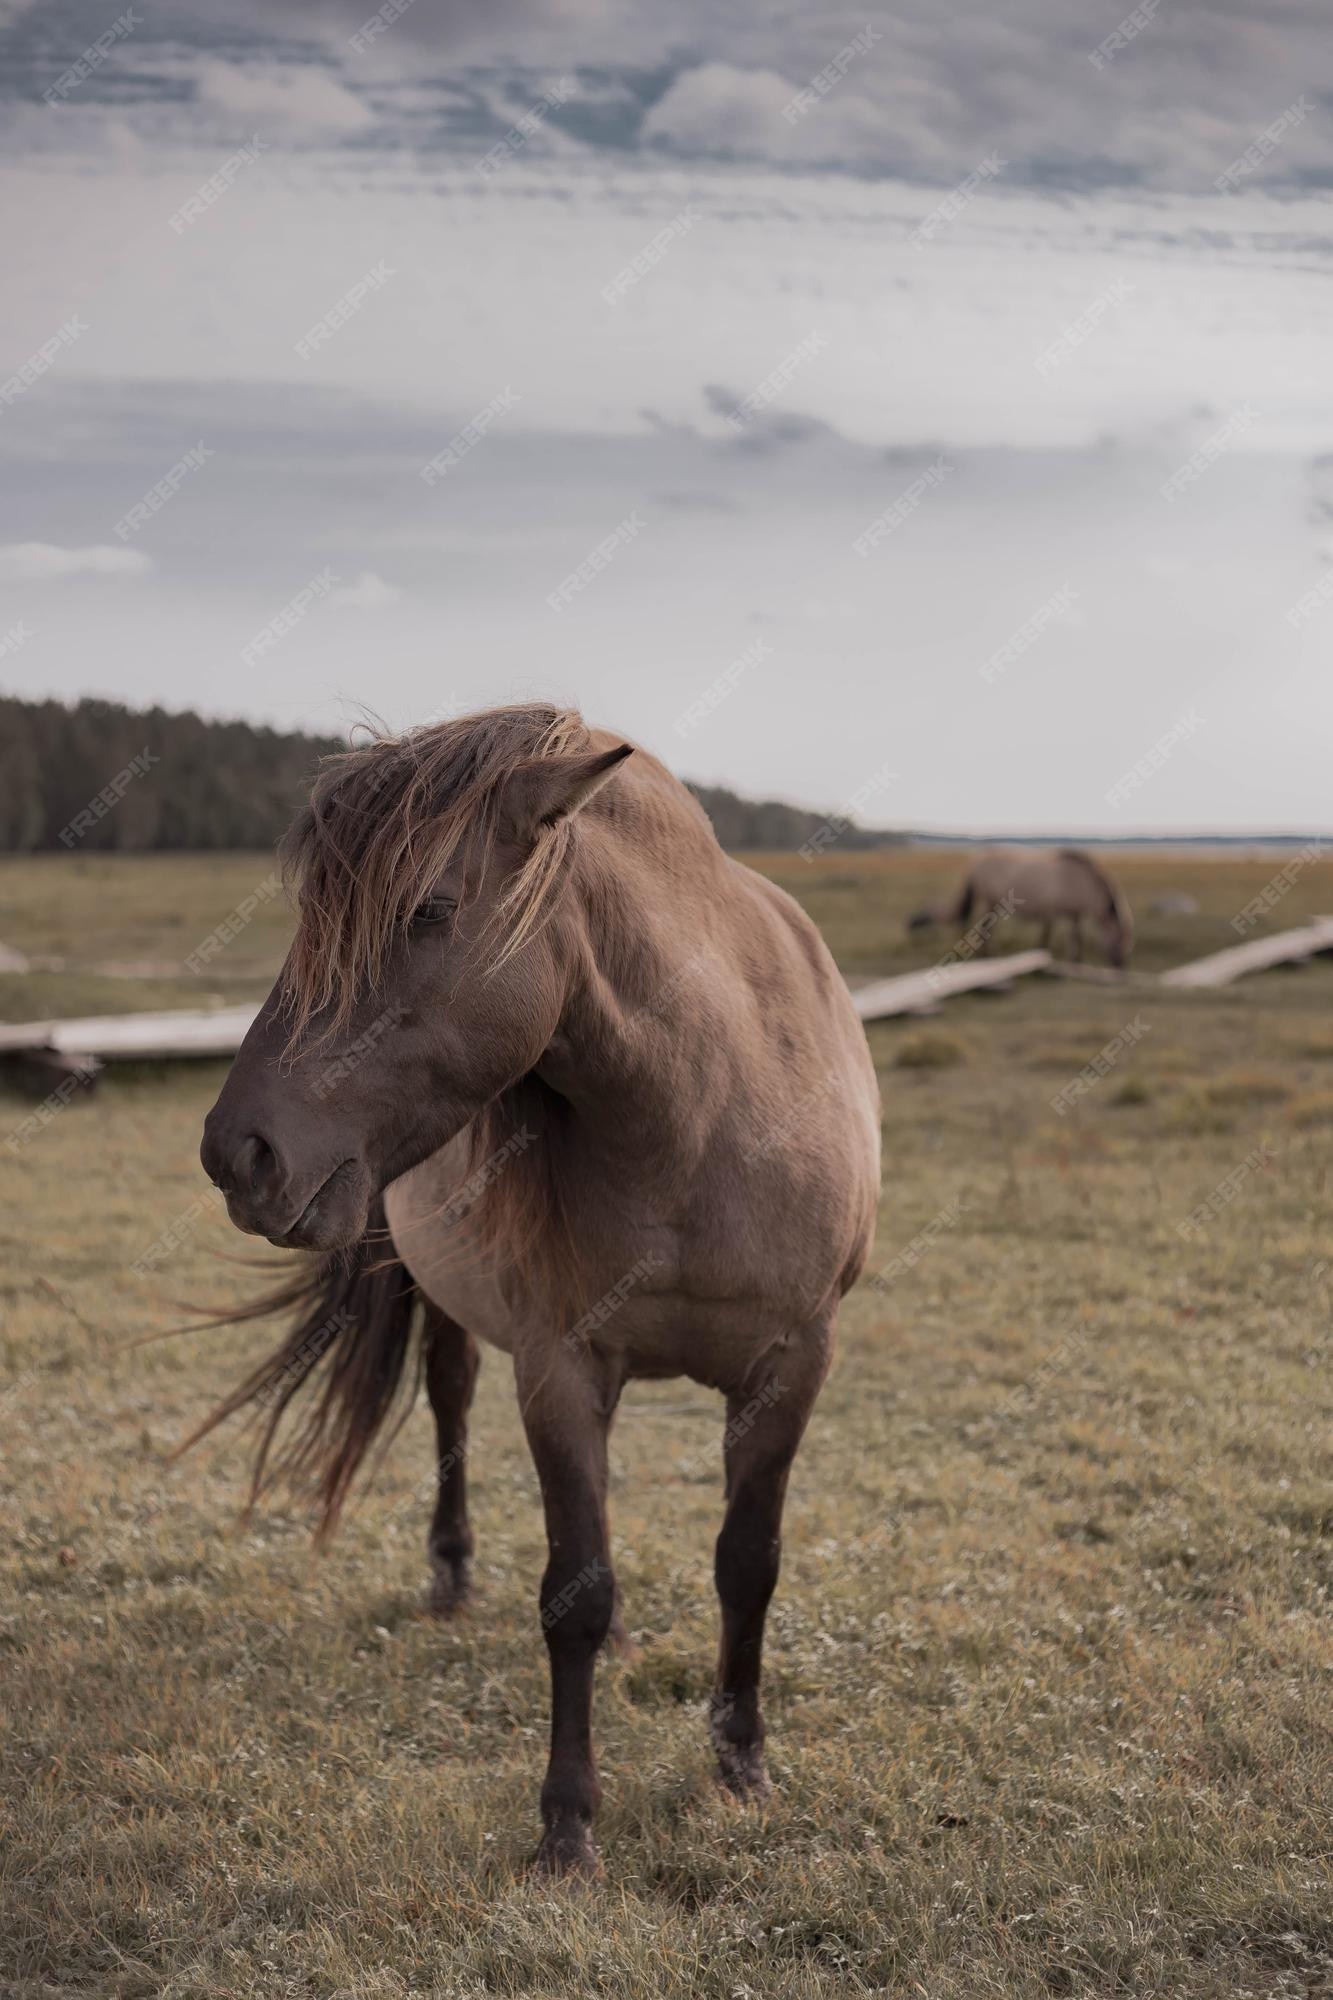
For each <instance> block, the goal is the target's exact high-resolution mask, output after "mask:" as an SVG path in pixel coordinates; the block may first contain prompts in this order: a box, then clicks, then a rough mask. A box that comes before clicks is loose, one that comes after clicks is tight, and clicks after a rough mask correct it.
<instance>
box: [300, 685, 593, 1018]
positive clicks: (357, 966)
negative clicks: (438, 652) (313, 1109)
mask: <svg viewBox="0 0 1333 2000" xmlns="http://www.w3.org/2000/svg"><path fill="white" fill-rule="evenodd" d="M590 741H591V738H590V735H589V732H588V729H587V726H586V724H585V723H584V721H583V719H582V717H581V716H579V715H578V714H576V713H575V711H574V710H572V709H561V708H553V707H550V706H548V705H547V704H545V703H539V702H532V703H522V704H518V705H516V706H513V707H508V708H490V709H484V710H482V711H481V713H479V714H477V715H465V716H457V717H454V718H451V719H450V720H449V721H446V722H436V723H430V724H427V725H426V726H425V727H423V728H420V729H413V730H409V731H408V732H407V733H406V734H405V735H403V736H385V737H381V738H378V739H377V740H375V741H372V742H371V743H369V744H367V745H365V746H364V747H362V748H359V749H355V750H348V751H344V752H342V753H341V754H339V755H336V756H332V757H326V758H325V759H324V761H323V763H322V764H321V766H320V770H319V775H318V777H317V778H316V780H315V783H314V787H313V789H312V792H311V796H310V803H309V804H308V805H307V806H306V808H305V810H304V811H303V812H302V813H301V814H300V816H299V817H298V818H297V820H296V822H295V824H294V825H293V826H292V828H291V830H290V831H289V832H288V834H287V836H286V838H285V840H284V841H283V843H282V849H281V858H282V867H283V873H284V877H285V879H286V881H287V883H288V886H289V888H290V889H291V890H292V891H293V892H294V895H295V900H296V904H297V911H298V918H297V928H296V936H295V938H294V940H293V943H292V948H291V952H290V954H289V956H288V959H287V964H286V966H285V968H284V971H283V975H282V997H283V1003H284V1007H285V1010H286V1015H287V1020H288V1024H289V1029H290V1041H289V1047H290V1048H295V1046H296V1044H297V1043H298V1042H299V1041H300V1040H301V1039H302V1038H303V1037H305V1036H306V1035H307V1034H308V1031H309V1030H310V1028H311V1026H312V1023H313V1022H314V1020H315V1017H316V1016H319V1017H320V1020H319V1028H318V1033H317V1036H316V1038H315V1039H316V1041H317V1042H319V1041H324V1040H326V1039H327V1038H328V1037H329V1036H331V1035H333V1034H336V1033H337V1031H338V1030H339V1029H340V1028H343V1027H345V1026H346V1025H347V1022H348V1020H349V1019H350V1017H351V1014H352V1011H353V1009H354V1007H355V1005H356V1003H357V1001H358V999H359V998H360V997H361V996H362V995H363V994H364V993H365V992H367V991H372V992H373V991H374V989H375V987H376V986H377V985H378V984H379V980H380V976H381V974H382V972H383V969H384V963H385V959H386V957H387V955H388V952H389V949H390V946H391V945H392V944H393V942H394V939H395V938H396V937H397V936H399V935H401V934H402V933H403V932H405V931H406V929H407V927H408V925H409V924H410V922H411V919H412V912H413V911H414V910H415V909H416V907H417V905H418V904H419V903H420V902H421V901H422V899H423V897H424V896H425V895H426V894H427V893H428V891H429V890H430V887H431V885H432V883H433V882H434V881H435V879H436V878H437V876H438V875H439V873H440V870H441V869H442V868H443V867H444V866H445V865H446V864H447V863H448V862H449V861H450V860H451V859H452V857H453V856H454V855H455V854H456V853H458V851H459V849H460V848H461V849H463V850H464V854H465V858H466V859H467V860H468V861H469V863H471V862H473V861H475V862H476V863H477V865H478V866H481V865H484V863H485V860H486V858H487V855H488V854H489V851H490V849H491V847H492V845H493V844H494V841H495V837H496V832H497V827H498V819H499V810H500V802H501V797H502V794H503V791H504V788H505V786H506V785H507V783H508V782H509V781H510V780H511V779H512V778H513V777H514V776H515V775H516V774H517V773H518V772H520V771H522V770H523V769H524V768H525V767H526V766H528V765H531V764H534V763H537V762H540V761H544V760H547V759H550V758H559V757H564V756H577V755H578V754H580V753H581V752H586V751H587V749H588V747H589V744H590ZM568 839H569V828H568V824H567V823H563V822H556V823H555V824H553V825H550V826H545V827H543V828H541V829H540V831H539V833H538V835H537V837H536V840H535V842H534V844H533V848H532V852H531V854H530V855H529V856H528V858H527V860H526V861H525V862H524V864H523V866H522V867H521V868H520V869H519V870H518V871H517V872H516V873H515V875H514V877H513V879H512V880H511V882H510V883H509V885H508V887H507V889H506V891H505V894H504V896H503V897H502V899H501V902H500V905H499V907H498V909H497V910H496V912H495V919H494V934H495V942H496V952H497V960H498V961H499V962H502V961H503V960H504V959H505V958H507V957H508V956H509V955H510V954H511V953H513V952H515V951H517V949H518V948H519V946H520V945H521V944H522V943H523V941H524V939H525V938H527V937H528V936H529V935H530V934H531V932H532V930H533V928H534V926H535V925H536V924H537V923H538V922H539V921H540V919H541V915H542V910H543V907H544V905H545V902H546V900H547V896H548V893H549V891H550V889H551V887H552V886H553V884H554V881H555V878H556V875H557V872H558V870H559V866H560V861H561V858H562V855H563V853H564V850H565V846H566V844H567V842H568Z"/></svg>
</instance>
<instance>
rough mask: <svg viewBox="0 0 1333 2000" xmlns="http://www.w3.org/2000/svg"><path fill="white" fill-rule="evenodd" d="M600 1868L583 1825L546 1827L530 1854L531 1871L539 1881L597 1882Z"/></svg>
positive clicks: (595, 1852)
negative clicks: (546, 1830)
mask: <svg viewBox="0 0 1333 2000" xmlns="http://www.w3.org/2000/svg"><path fill="white" fill-rule="evenodd" d="M604 1872H605V1871H604V1870H603V1868H602V1857H601V1855H600V1854H599V1853H598V1852H597V1849H596V1847H595V1846H594V1844H593V1837H592V1834H591V1833H590V1832H589V1830H588V1828H587V1827H586V1826H572V1827H568V1826H565V1827H552V1828H550V1829H549V1831H548V1832H546V1833H544V1834H543V1835H542V1842H541V1846H540V1847H539V1848H538V1849H537V1852H536V1853H535V1854H534V1856H533V1857H532V1873H533V1875H534V1876H535V1877H536V1879H537V1880H538V1881H539V1882H555V1881H575V1882H580V1881H581V1882H600V1881H601V1879H602V1876H603V1873H604Z"/></svg>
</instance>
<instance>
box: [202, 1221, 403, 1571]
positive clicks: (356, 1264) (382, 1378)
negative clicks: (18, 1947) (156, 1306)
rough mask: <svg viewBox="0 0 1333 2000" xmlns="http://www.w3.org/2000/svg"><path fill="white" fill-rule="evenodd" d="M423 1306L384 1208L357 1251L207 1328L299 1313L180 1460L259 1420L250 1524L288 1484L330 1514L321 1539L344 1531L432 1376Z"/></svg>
mask: <svg viewBox="0 0 1333 2000" xmlns="http://www.w3.org/2000/svg"><path fill="white" fill-rule="evenodd" d="M418 1299H419V1295H418V1292H417V1288H416V1286H415V1284H414V1283H413V1281H412V1279H411V1277H410V1276H409V1274H408V1272H407V1269H406V1267H405V1265H404V1264H403V1263H402V1262H401V1261H400V1260H399V1259H398V1258H397V1257H395V1256H394V1254H393V1252H392V1249H391V1248H390V1247H389V1236H388V1231H387V1229H386V1227H385V1222H384V1211H383V1208H382V1207H381V1206H380V1205H379V1204H377V1205H376V1210H375V1212H374V1213H372V1216H371V1225H370V1227H369V1228H368V1230H367V1232H366V1234H365V1235H364V1236H363V1237H362V1238H361V1241H360V1242H359V1243H358V1244H356V1246H355V1247H354V1248H353V1249H352V1250H351V1251H342V1252H339V1253H338V1254H337V1255H336V1256H329V1257H322V1258H318V1259H316V1260H313V1262H312V1265H311V1268H310V1269H309V1270H308V1271H305V1272H303V1273H302V1274H301V1276H300V1277H298V1278H296V1279H295V1280H293V1282H292V1283H290V1284H288V1285H284V1286H283V1287H281V1288H280V1289H279V1290H278V1291H276V1292H270V1293H268V1294H267V1295H266V1296H265V1297H264V1298H261V1299H254V1300H252V1301H251V1302H250V1304H248V1305H244V1306H240V1307H238V1308H237V1309H236V1311H235V1312H229V1313H218V1314H216V1315H213V1316H212V1317H210V1318H209V1319H208V1320H207V1321H205V1322H203V1324H206V1325H209V1326H240V1325H243V1324H245V1323H247V1322H248V1321H250V1320H256V1319H267V1318H268V1316H269V1315H270V1314H271V1313H278V1312H283V1311H295V1313H296V1315H297V1317H296V1319H295V1321H294V1323H293V1325H292V1327H291V1329H290V1331H289V1332H288V1334H287V1336H286V1338H285V1339H284V1340H283V1341H282V1342H281V1343H280V1345H279V1346H277V1347H276V1348H275V1349H274V1350H273V1352H272V1354H270V1355H269V1356H268V1358H267V1360H265V1361H261V1362H260V1364H259V1366H258V1367H257V1368H255V1369H253V1370H252V1371H251V1373H250V1374H249V1375H248V1376H247V1377H246V1378H245V1380H244V1381H243V1382H242V1383H240V1385H239V1386H238V1387H237V1388H235V1389H233V1390H232V1392H231V1394H230V1395H229V1396H228V1397H226V1398H225V1400H224V1401H223V1402H221V1403H219V1404H218V1406H217V1408H216V1409H215V1410H214V1411H213V1413H212V1415H211V1416H209V1417H208V1418H206V1419H205V1421H204V1422H203V1423H202V1424H201V1425H200V1426H199V1428H198V1430H197V1431H195V1432H194V1433H193V1434H192V1435H191V1436H190V1437H188V1438H187V1439H186V1440H185V1442H184V1444H182V1445H179V1446H178V1447H177V1449H176V1452H175V1453H174V1454H173V1455H174V1456H175V1457H179V1456H180V1455H181V1453H182V1452H186V1451H189V1450H190V1448H191V1446H193V1445H196V1444H198V1443H199V1442H200V1440H201V1439H202V1438H206V1437H207V1436H208V1435H209V1433H210V1432H211V1431H214V1430H216V1429H217V1427H218V1425H219V1424H221V1423H225V1421H226V1420H227V1418H228V1417H231V1416H234V1415H236V1414H237V1412H238V1411H240V1410H246V1409H249V1410H251V1411H252V1412H253V1414H254V1417H255V1421H256V1422H257V1424H258V1426H259V1448H258V1450H257V1452H256V1454H255V1462H254V1468H253V1471H252V1473H251V1477H250V1493H249V1497H248V1499H247V1501H246V1506H245V1513H246V1515H247V1516H248V1515H249V1513H250V1512H251V1510H252V1509H253V1508H254V1506H255V1505H256V1503H257V1502H258V1501H259V1500H260V1499H261V1498H262V1497H263V1495H264V1494H265V1493H267V1492H270V1491H271V1490H272V1489H273V1487H275V1486H277V1485H285V1486H286V1487H288V1488H289V1489H290V1490H291V1491H292V1492H293V1493H295V1494H297V1495H299V1496H301V1497H303V1498H308V1499H310V1500H311V1501H313V1502H314V1503H315V1505H316V1506H317V1508H318V1510H319V1526H318V1531H317V1532H318V1539H319V1540H320V1541H324V1540H327V1538H328V1536H329V1535H331V1534H332V1532H333V1530H334V1528H335V1527H336V1526H337V1523H338V1517H339V1515H340V1514H341V1513H342V1509H343V1503H344V1501H345V1500H346V1498H347V1493H348V1489H349V1488H350V1486H351V1484H352V1480H353V1478H354V1477H355V1475H356V1472H357V1469H358V1467H359V1466H360V1465H361V1463H362V1461H363V1460H364V1458H365V1456H366V1453H367V1451H368V1450H369V1448H370V1446H371V1444H372V1443H373V1442H374V1440H375V1438H376V1437H377V1436H378V1435H379V1433H380V1431H381V1430H382V1429H383V1427H384V1425H385V1423H386V1421H387V1419H388V1418H389V1416H390V1414H391V1413H394V1411H395V1405H397V1406H398V1408H397V1411H396V1414H395V1416H394V1422H393V1424H392V1426H391V1428H390V1430H389V1432H388V1436H387V1437H386V1440H385V1442H386V1444H387V1443H388V1442H389V1441H390V1440H391V1439H392V1437H393V1435H394V1433H395V1432H396V1431H397V1429H398V1428H399V1426H400V1425H401V1423H402V1422H403V1419H404V1418H405V1417H406V1416H407V1413H408V1411H409V1410H410V1409H411V1407H412V1402H413V1398H414V1397H415V1394H416V1390H417V1387H418V1385H419V1381H420V1375H421V1351H420V1343H419V1341H417V1340H415V1339H414V1334H415V1331H416V1325H417V1320H418V1317H419V1314H418ZM307 1382H309V1383H310V1384H311V1386H312V1388H313V1389H314V1390H315V1391H316V1392H317V1393H316V1394H315V1396H314V1400H313V1401H311V1402H310V1403H309V1404H308V1406H307V1408H306V1411H305V1415H304V1418H303V1420H302V1422H301V1423H300V1424H299V1425H298V1426H297V1427H296V1428H295V1429H294V1430H293V1431H292V1432H291V1434H290V1435H289V1436H288V1437H287V1438H286V1440H285V1441H284V1443H283V1446H282V1449H281V1450H280V1451H279V1452H277V1453H276V1454H275V1452H274V1445H275V1442H276V1440H277V1436H278V1432H279V1429H280V1428H281V1426H282V1422H283V1418H284V1417H285V1416H286V1414H287V1408H288V1405H289V1404H290V1403H291V1401H292V1399H293V1397H294V1396H295V1395H296V1394H297V1391H298V1390H300V1389H302V1388H304V1387H305V1385H306V1384H307Z"/></svg>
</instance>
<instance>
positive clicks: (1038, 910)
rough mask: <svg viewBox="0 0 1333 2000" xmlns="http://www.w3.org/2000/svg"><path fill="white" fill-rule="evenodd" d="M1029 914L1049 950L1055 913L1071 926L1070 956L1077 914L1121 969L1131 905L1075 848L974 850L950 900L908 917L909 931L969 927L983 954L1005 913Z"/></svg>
mask: <svg viewBox="0 0 1333 2000" xmlns="http://www.w3.org/2000/svg"><path fill="white" fill-rule="evenodd" d="M1008 916H1018V917H1027V918H1031V919H1034V920H1035V921H1036V922H1038V923H1040V925H1041V927H1042V928H1041V942H1042V945H1043V946H1044V947H1045V948H1047V949H1049V947H1050V943H1051V938H1052V936H1053V934H1054V930H1055V925H1056V923H1057V921H1058V920H1059V919H1060V918H1065V919H1067V921H1068V924H1069V930H1070V939H1071V950H1072V955H1073V957H1075V958H1076V959H1081V958H1082V956H1083V920H1084V919H1085V918H1086V919H1087V920H1088V922H1089V923H1090V924H1091V925H1092V926H1093V929H1094V931H1095V932H1096V935H1097V937H1098V938H1099V939H1100V941H1101V945H1102V949H1103V951H1104V952H1105V953H1106V958H1107V963H1108V964H1110V965H1114V966H1116V967H1123V966H1124V964H1125V962H1126V960H1127V959H1128V957H1129V952H1130V947H1131V946H1132V944H1133V942H1134V927H1133V923H1132V920H1131V918H1130V914H1129V905H1128V903H1127V902H1126V901H1125V898H1124V896H1123V895H1122V894H1121V892H1120V890H1119V889H1118V888H1117V886H1116V884H1115V883H1114V882H1113V881H1112V879H1111V877H1110V876H1109V875H1108V874H1107V872H1106V870H1105V869H1104V868H1103V867H1102V865H1101V863H1100V862H1098V861H1094V860H1093V858H1092V856H1091V855H1090V854H1084V853H1083V851H1082V850H1081V849H1080V848H1077V847H1060V848H1054V849H1052V850H1051V852H1050V853H1047V854H1032V853H1029V852H1028V851H1027V850H1026V849H1024V848H1021V847H992V848H988V849H987V850H986V851H985V852H984V853H982V854H978V855H977V856H976V857H975V859H974V860H973V861H972V863H971V865H970V866H969V868H968V871H967V874H966V876H965V877H964V880H963V886H962V888H961V889H960V890H959V892H958V894H957V896H956V897H955V898H954V900H953V902H952V903H946V904H935V905H932V907H931V908H929V909H925V910H918V911H917V913H916V915H915V916H914V917H910V918H909V919H908V926H907V927H908V929H909V930H914V931H915V930H922V929H924V928H925V927H926V926H928V925H930V924H959V925H962V926H970V927H971V928H972V929H974V930H975V931H976V932H977V934H978V937H977V945H976V949H977V951H978V952H979V953H981V954H983V955H984V954H986V953H988V952H989V950H990V947H991V939H992V936H993V934H994V931H995V928H996V926H997V924H999V923H1000V922H1002V921H1003V919H1004V918H1005V917H1008Z"/></svg>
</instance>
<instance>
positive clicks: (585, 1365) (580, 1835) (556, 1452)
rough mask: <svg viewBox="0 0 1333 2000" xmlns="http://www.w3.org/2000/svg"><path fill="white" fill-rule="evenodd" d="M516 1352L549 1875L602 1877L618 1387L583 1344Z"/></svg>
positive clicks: (543, 1851)
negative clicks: (597, 1744) (540, 1557)
mask: <svg viewBox="0 0 1333 2000" xmlns="http://www.w3.org/2000/svg"><path fill="white" fill-rule="evenodd" d="M556 1346H557V1352H556V1353H555V1354H554V1355H552V1354H551V1353H550V1352H546V1353H540V1354H534V1355H531V1356H529V1355H527V1354H526V1353H523V1352H519V1353H516V1354H515V1358H514V1372H515V1377H516V1380H517V1383H518V1393H519V1402H520V1406H521V1408H522V1413H523V1424H524V1428H525V1430H526V1431H527V1435H528V1444H529V1446H530V1448H531V1451H532V1456H533V1460H534V1463H535V1464H536V1467H537V1477H538V1479H539V1480H540V1482H541V1489H542V1504H543V1506H544V1508H545V1512H546V1540H547V1547H548V1552H549V1553H548V1560H547V1564H546V1571H545V1574H544V1575H543V1577H542V1582H541V1616H542V1628H543V1630H544V1632H545V1634H546V1648H547V1653H548V1655H549V1657H550V1664H551V1754H550V1762H549V1763H548V1765H547V1770H546V1780H545V1783H544V1784H543V1785H542V1795H541V1809H542V1825H543V1829H544V1831H543V1833H542V1839H541V1845H540V1846H539V1848H538V1849H537V1855H536V1860H535V1863H534V1866H535V1868H536V1870H537V1872H538V1873H539V1874H542V1875H566V1874H580V1875H595V1874H598V1873H600V1871H601V1862H600V1860H599V1859H598V1854H597V1849H596V1847H595V1846H594V1844H593V1838H592V1821H593V1815H594V1814H595V1813H596V1811H597V1807H598V1805H599V1803H600V1802H601V1785H600V1784H599V1782H598V1778H597V1764H596V1760H595V1758H594V1755H593V1747H592V1689H593V1672H594V1667H595V1664H596V1659H597V1653H598V1650H599V1648H600V1647H601V1646H602V1645H603V1643H604V1642H605V1640H606V1637H607V1634H608V1632H609V1631H610V1629H611V1621H612V1617H613V1614H614V1611H615V1579H614V1577H613V1576H612V1573H611V1554H610V1545H609V1541H608V1536H607V1524H606V1439H607V1430H608V1427H609V1425H610V1421H611V1415H612V1412H613V1410H614V1408H615V1401H616V1393H617V1388H618V1384H617V1383H614V1382H612V1381H611V1380H610V1379H609V1378H608V1376H607V1373H606V1371H605V1370H604V1369H602V1368H600V1367H599V1365H598V1363H597V1361H596V1359H595V1357H594V1356H593V1355H592V1354H590V1353H589V1352H588V1351H587V1350H586V1349H581V1348H575V1347H571V1345H570V1344H569V1342H568V1341H559V1342H557V1343H556Z"/></svg>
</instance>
